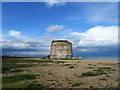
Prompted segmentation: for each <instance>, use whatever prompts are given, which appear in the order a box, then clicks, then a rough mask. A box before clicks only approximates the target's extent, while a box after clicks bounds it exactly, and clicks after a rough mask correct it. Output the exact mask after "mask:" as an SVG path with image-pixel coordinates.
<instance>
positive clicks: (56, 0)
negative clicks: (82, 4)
mask: <svg viewBox="0 0 120 90" xmlns="http://www.w3.org/2000/svg"><path fill="white" fill-rule="evenodd" d="M46 4H47V6H48V7H49V8H51V7H53V6H63V5H65V2H61V0H48V2H46Z"/></svg>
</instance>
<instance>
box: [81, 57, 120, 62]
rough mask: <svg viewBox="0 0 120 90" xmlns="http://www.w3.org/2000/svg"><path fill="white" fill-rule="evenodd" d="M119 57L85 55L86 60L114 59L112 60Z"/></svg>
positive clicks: (116, 59)
mask: <svg viewBox="0 0 120 90" xmlns="http://www.w3.org/2000/svg"><path fill="white" fill-rule="evenodd" d="M119 58H120V57H119ZM119 58H118V57H83V59H84V60H112V61H118V59H119Z"/></svg>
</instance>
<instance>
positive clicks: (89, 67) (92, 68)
mask: <svg viewBox="0 0 120 90" xmlns="http://www.w3.org/2000/svg"><path fill="white" fill-rule="evenodd" d="M86 68H88V69H93V68H95V67H86Z"/></svg>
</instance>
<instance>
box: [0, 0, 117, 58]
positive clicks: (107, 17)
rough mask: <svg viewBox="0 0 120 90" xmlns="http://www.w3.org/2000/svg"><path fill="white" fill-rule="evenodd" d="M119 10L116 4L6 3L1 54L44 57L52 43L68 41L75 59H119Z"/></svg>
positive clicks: (4, 5)
mask: <svg viewBox="0 0 120 90" xmlns="http://www.w3.org/2000/svg"><path fill="white" fill-rule="evenodd" d="M117 9H118V3H117V2H57V1H55V0H54V1H53V2H3V3H2V40H1V42H2V47H1V48H2V54H3V55H18V56H45V55H49V54H50V43H51V41H52V40H68V41H70V42H72V45H73V55H74V56H82V57H90V56H117V53H118V48H117V46H118V21H117V20H118V10H117Z"/></svg>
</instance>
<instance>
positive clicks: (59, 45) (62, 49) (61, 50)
mask: <svg viewBox="0 0 120 90" xmlns="http://www.w3.org/2000/svg"><path fill="white" fill-rule="evenodd" d="M55 58H57V59H61V58H66V59H71V58H72V43H70V42H68V41H67V40H54V41H52V43H51V51H50V59H55Z"/></svg>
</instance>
